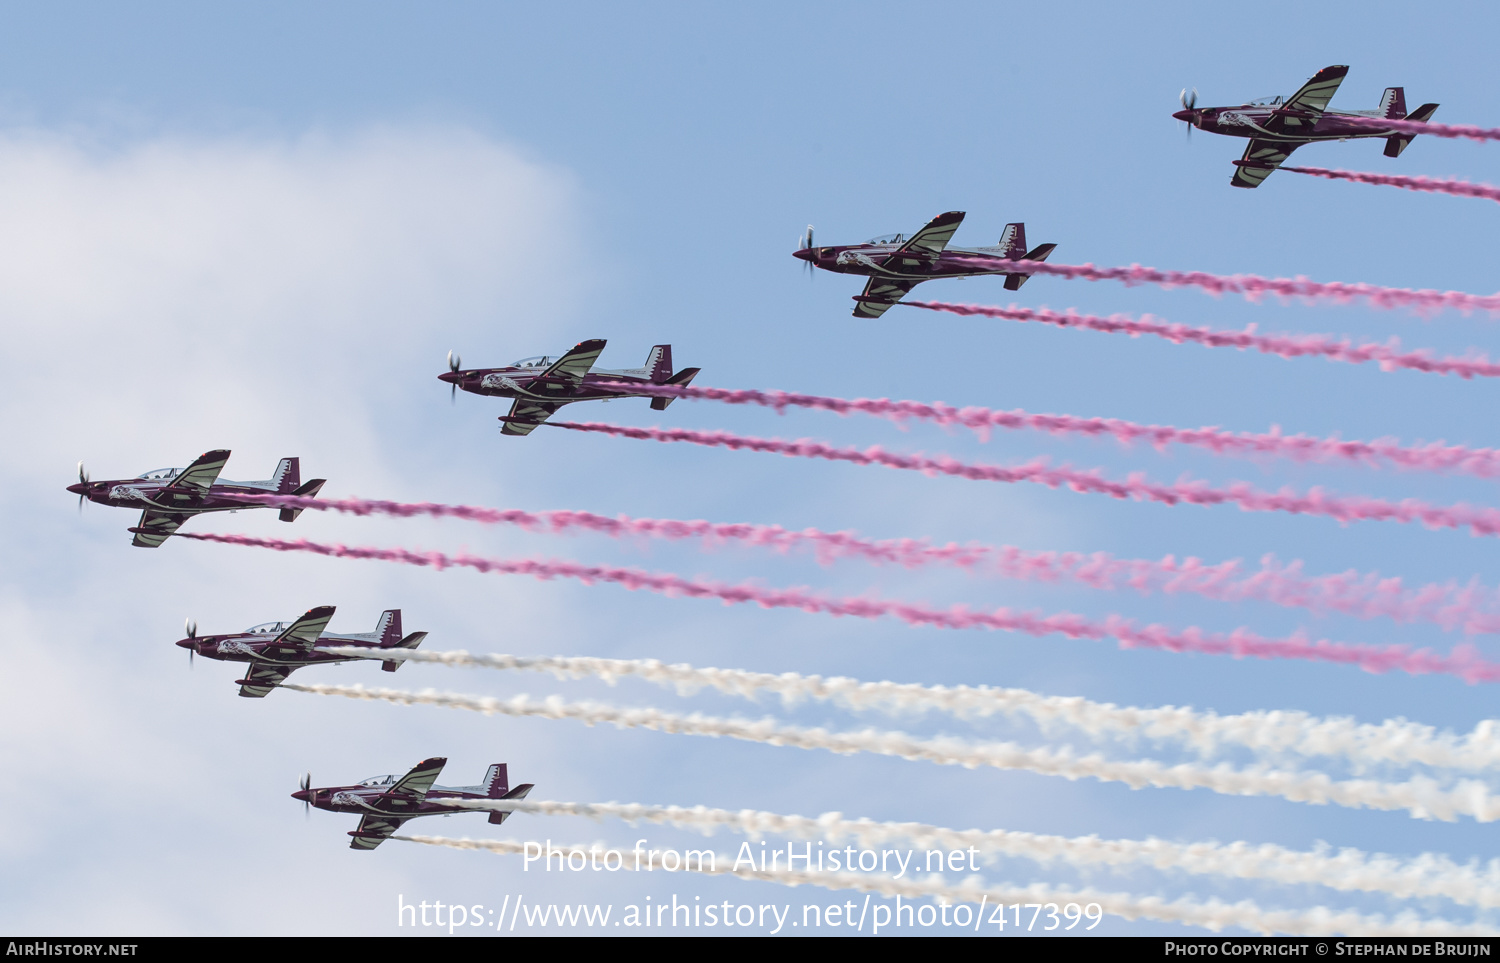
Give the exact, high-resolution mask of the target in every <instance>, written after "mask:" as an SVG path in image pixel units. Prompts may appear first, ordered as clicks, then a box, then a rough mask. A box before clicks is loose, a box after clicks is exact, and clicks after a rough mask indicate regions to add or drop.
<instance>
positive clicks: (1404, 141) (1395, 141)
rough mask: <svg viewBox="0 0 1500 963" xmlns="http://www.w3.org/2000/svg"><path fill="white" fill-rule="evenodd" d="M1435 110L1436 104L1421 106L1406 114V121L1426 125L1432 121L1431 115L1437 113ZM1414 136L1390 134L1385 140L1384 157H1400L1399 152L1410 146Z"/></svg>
mask: <svg viewBox="0 0 1500 963" xmlns="http://www.w3.org/2000/svg"><path fill="white" fill-rule="evenodd" d="M1437 109H1438V105H1437V104H1423V105H1422V106H1420V107H1418V108H1417V109H1416V110H1414V111H1412V112H1411V113H1409V114H1407V115H1406V119H1407V120H1413V121H1417V122H1419V123H1426V122H1427V121H1429V120H1431V119H1432V115H1433V114H1435V113H1437ZM1416 136H1417V135H1416V134H1392V135H1391V136H1389V137H1387V138H1386V139H1385V156H1387V157H1400V156H1401V152H1402V151H1404V150H1406V145H1408V144H1410V143H1411V142H1412V138H1413V137H1416Z"/></svg>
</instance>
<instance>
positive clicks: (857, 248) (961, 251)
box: [792, 211, 1057, 318]
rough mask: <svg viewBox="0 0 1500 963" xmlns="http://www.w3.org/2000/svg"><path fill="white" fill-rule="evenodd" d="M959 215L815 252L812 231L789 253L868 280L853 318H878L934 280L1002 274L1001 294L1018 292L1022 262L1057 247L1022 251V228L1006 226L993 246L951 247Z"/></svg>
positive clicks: (961, 217) (1023, 274)
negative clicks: (917, 228)
mask: <svg viewBox="0 0 1500 963" xmlns="http://www.w3.org/2000/svg"><path fill="white" fill-rule="evenodd" d="M963 220H964V212H963V211H949V212H948V213H946V214H939V215H938V216H937V217H934V218H933V219H932V220H930V221H928V222H927V226H926V227H924V228H922V229H921V230H920V231H918V232H917V233H915V234H913V235H912V236H911V237H909V238H908V237H907V236H906V235H904V234H886V235H882V236H881V237H873V238H871V239H870V240H868V241H866V242H864V243H863V244H840V245H835V246H834V247H814V246H813V229H812V227H811V226H809V227H808V228H807V233H805V234H803V235H802V246H801V247H800V248H799V249H798V250H796V251H793V252H792V254H793V256H794V257H799V258H801V259H802V260H804V261H806V262H807V263H808V264H810V265H812V266H813V267H818V268H822V269H823V270H825V271H834V272H836V273H839V274H861V275H867V276H868V277H869V278H870V280H869V283H867V284H866V285H865V290H864V293H863V294H861V295H858V296H857V297H855V299H854V300H855V301H858V302H859V303H858V304H857V305H855V307H854V316H855V317H856V318H878V317H880V316H881V315H882V314H884V313H885V312H886V310H887V309H888V308H890V306H891V305H893V304H895V303H897V302H899V301H900V300H901V299H902V298H904V297H906V295H907V294H908V293H910V292H911V289H912V288H914V287H916V286H917V285H918V284H921V283H922V282H923V281H932V280H936V279H938V278H968V277H978V276H981V275H986V274H1003V275H1005V289H1006V290H1007V291H1015V290H1019V289H1020V287H1021V285H1022V284H1025V283H1026V279H1027V278H1028V277H1030V276H1031V275H1029V274H1027V273H1026V271H1025V270H1024V268H1023V266H1022V265H1021V264H1020V263H1018V262H1022V261H1045V260H1047V256H1048V255H1049V254H1051V253H1052V252H1053V250H1054V249H1056V247H1057V245H1056V244H1040V245H1038V246H1037V247H1035V248H1033V249H1032V250H1030V251H1028V250H1026V225H1025V224H1019V223H1018V224H1007V225H1005V234H1004V235H1003V236H1002V237H1001V238H1000V243H999V244H997V245H995V246H994V247H949V246H948V241H949V240H951V239H952V237H953V235H954V232H956V231H957V230H958V225H960V224H962V223H963Z"/></svg>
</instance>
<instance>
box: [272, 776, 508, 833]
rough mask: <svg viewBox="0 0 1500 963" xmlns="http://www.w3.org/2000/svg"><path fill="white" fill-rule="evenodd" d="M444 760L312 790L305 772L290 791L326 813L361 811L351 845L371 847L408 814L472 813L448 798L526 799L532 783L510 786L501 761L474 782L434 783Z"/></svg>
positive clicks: (496, 815) (501, 818)
mask: <svg viewBox="0 0 1500 963" xmlns="http://www.w3.org/2000/svg"><path fill="white" fill-rule="evenodd" d="M447 763H448V760H447V759H444V758H443V757H441V756H434V757H433V758H431V759H424V760H422V761H421V762H419V763H417V765H416V768H414V769H412V771H411V772H409V773H407V774H406V775H404V776H373V777H371V778H369V779H366V780H364V781H363V782H361V783H359V784H358V785H354V786H333V787H330V788H327V789H313V788H312V777H311V776H303V777H302V788H301V789H299V790H297V791H296V792H294V793H292V798H293V799H300V800H301V801H302V802H304V803H306V804H307V805H310V806H314V807H316V808H318V809H326V810H328V811H329V812H333V813H355V814H357V815H359V816H360V817H361V818H360V821H359V828H358V829H356V830H354V831H353V832H351V833H350V834H349V835H350V836H353V837H354V841H353V842H351V843H350V844H349V848H350V849H374V848H375V847H376V846H379V845H380V844H381V843H383V842H385V840H386V837H388V836H390V834H391V833H393V832H395V831H396V830H397V829H400V828H401V824H402V823H404V822H406V821H407V820H408V819H413V818H415V817H417V816H451V815H452V814H454V813H469V812H474V810H472V809H463V808H460V807H458V806H454V805H451V803H450V802H449V800H454V799H524V798H526V794H527V793H529V792H531V790H532V788H533V787H532V784H531V783H524V784H522V785H520V786H517V787H516V788H514V789H511V788H510V787H509V786H508V785H507V783H508V782H509V775H508V774H507V772H506V767H505V763H503V762H497V763H495V764H494V765H492V766H490V768H489V771H488V772H486V773H485V774H484V781H483V782H481V783H480V784H479V785H477V786H436V785H433V783H435V782H436V781H437V777H438V774H439V773H441V772H442V771H443V766H445V765H447ZM509 815H510V813H508V812H491V813H490V822H491V823H492V824H494V825H496V826H498V825H500V824H501V823H503V822H505V817H507V816H509Z"/></svg>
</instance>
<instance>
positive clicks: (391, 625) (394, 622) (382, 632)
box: [375, 609, 401, 649]
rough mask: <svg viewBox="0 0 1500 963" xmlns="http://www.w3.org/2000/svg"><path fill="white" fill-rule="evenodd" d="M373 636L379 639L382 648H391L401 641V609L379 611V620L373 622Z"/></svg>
mask: <svg viewBox="0 0 1500 963" xmlns="http://www.w3.org/2000/svg"><path fill="white" fill-rule="evenodd" d="M375 637H376V638H377V639H379V640H380V647H381V648H382V649H392V648H395V647H396V644H397V643H398V642H400V641H401V610H400V609H386V610H385V611H384V612H381V613H380V621H379V622H376V623H375Z"/></svg>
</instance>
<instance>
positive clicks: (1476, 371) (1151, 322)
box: [897, 301, 1500, 378]
mask: <svg viewBox="0 0 1500 963" xmlns="http://www.w3.org/2000/svg"><path fill="white" fill-rule="evenodd" d="M897 303H898V304H904V305H907V306H909V307H913V308H925V309H927V310H928V311H946V312H948V313H949V314H959V315H965V316H968V315H979V316H981V317H986V318H1004V319H1005V320H1007V321H1036V322H1039V323H1041V324H1051V325H1056V326H1057V327H1059V328H1083V329H1085V330H1088V331H1103V332H1105V333H1106V334H1128V335H1130V336H1131V337H1133V338H1134V337H1140V336H1141V335H1143V334H1149V335H1154V336H1155V337H1158V338H1165V339H1166V340H1168V341H1171V342H1172V343H1173V344H1183V343H1185V342H1187V343H1192V344H1201V345H1203V346H1204V347H1206V348H1239V349H1240V350H1242V351H1243V350H1245V349H1247V348H1249V349H1253V350H1255V351H1260V352H1262V353H1263V354H1274V355H1279V356H1281V357H1283V358H1300V357H1304V356H1307V357H1318V358H1324V359H1326V360H1328V361H1344V362H1347V363H1349V364H1369V363H1371V362H1374V363H1376V364H1378V365H1380V369H1381V370H1382V371H1395V370H1397V369H1406V370H1409V371H1423V372H1427V373H1428V374H1445V375H1447V374H1451V375H1458V376H1459V377H1460V378H1496V377H1500V364H1496V363H1495V362H1493V361H1490V360H1489V358H1488V357H1486V356H1485V355H1483V354H1474V355H1471V356H1469V357H1463V358H1459V357H1451V356H1450V357H1446V358H1434V357H1433V356H1432V352H1431V351H1429V350H1427V349H1421V350H1418V351H1405V352H1403V351H1401V350H1400V342H1399V341H1398V340H1397V339H1395V338H1392V339H1391V340H1390V341H1389V342H1387V343H1386V344H1383V345H1380V344H1359V345H1356V344H1352V343H1351V342H1350V341H1349V339H1347V338H1345V339H1343V340H1340V339H1338V338H1335V337H1334V336H1332V335H1328V334H1302V335H1286V334H1282V335H1259V334H1256V333H1255V325H1253V324H1251V325H1247V326H1246V327H1245V330H1243V331H1221V330H1217V329H1215V328H1204V327H1199V328H1195V327H1191V326H1189V325H1186V324H1176V323H1171V322H1167V321H1161V320H1158V319H1156V318H1153V317H1152V316H1151V315H1149V314H1146V315H1142V316H1141V317H1140V318H1139V319H1136V318H1132V317H1131V316H1130V315H1128V314H1112V315H1110V316H1109V317H1104V316H1102V315H1097V314H1079V313H1078V312H1076V311H1071V310H1070V311H1050V310H1048V309H1046V308H1023V307H1019V306H1017V305H1014V304H1013V305H1011V306H1010V307H1008V308H1002V307H994V306H990V305H984V304H949V303H947V302H944V301H899V302H897Z"/></svg>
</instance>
